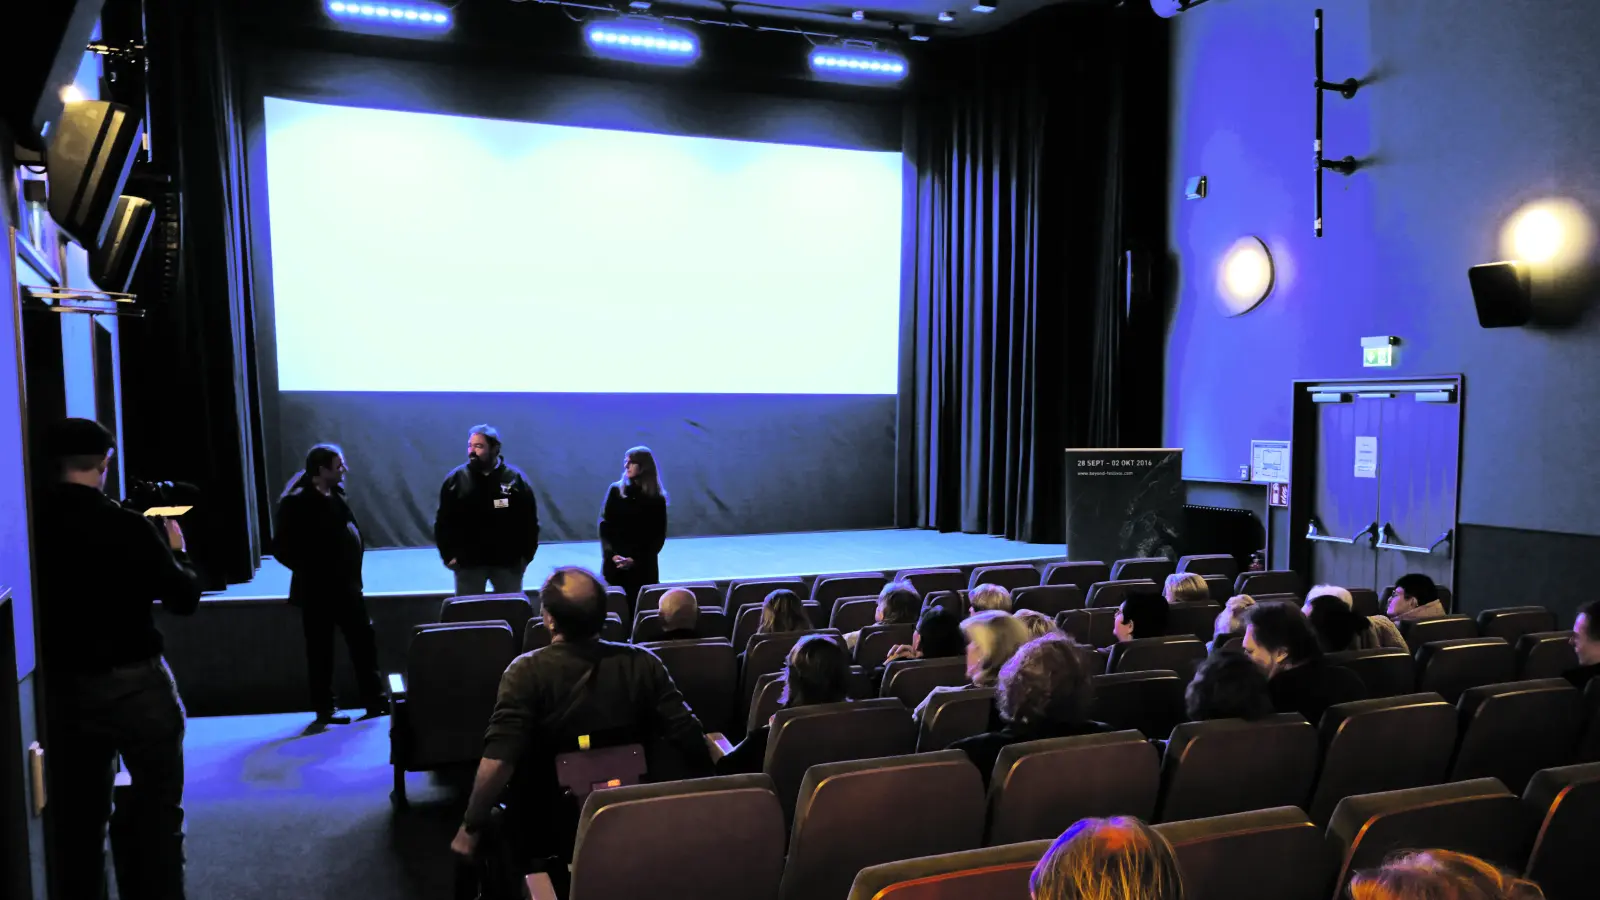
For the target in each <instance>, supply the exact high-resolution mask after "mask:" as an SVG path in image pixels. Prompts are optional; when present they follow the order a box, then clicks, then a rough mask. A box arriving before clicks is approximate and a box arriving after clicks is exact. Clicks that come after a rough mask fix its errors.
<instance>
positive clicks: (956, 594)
mask: <svg viewBox="0 0 1600 900" xmlns="http://www.w3.org/2000/svg"><path fill="white" fill-rule="evenodd" d="M1012 599H1013V601H1014V600H1015V599H1016V598H1012ZM933 606H937V607H940V608H941V609H944V610H947V611H949V612H950V613H951V614H953V615H954V616H955V617H956V618H958V619H965V618H966V617H967V592H966V591H934V592H933V593H931V594H928V595H926V596H924V597H923V598H922V608H923V609H928V608H929V607H933Z"/></svg>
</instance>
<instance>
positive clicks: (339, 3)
mask: <svg viewBox="0 0 1600 900" xmlns="http://www.w3.org/2000/svg"><path fill="white" fill-rule="evenodd" d="M325 8H326V9H327V10H328V15H330V16H332V17H334V18H335V19H338V20H340V21H343V22H359V23H361V24H362V25H369V26H370V25H398V26H400V27H402V28H407V29H412V28H414V29H416V30H418V31H424V30H427V31H443V30H445V29H447V28H449V27H450V21H451V14H450V11H449V10H448V9H445V8H444V7H440V6H431V5H427V4H419V3H370V2H367V3H356V2H348V0H329V2H328V3H327V6H326V7H325Z"/></svg>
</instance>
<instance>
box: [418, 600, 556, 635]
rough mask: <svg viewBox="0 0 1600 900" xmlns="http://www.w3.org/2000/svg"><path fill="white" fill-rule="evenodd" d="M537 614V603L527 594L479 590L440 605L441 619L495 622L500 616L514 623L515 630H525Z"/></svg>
mask: <svg viewBox="0 0 1600 900" xmlns="http://www.w3.org/2000/svg"><path fill="white" fill-rule="evenodd" d="M532 617H533V604H532V603H530V602H528V595H527V594H477V595H472V596H464V597H447V598H446V599H445V601H444V603H442V604H440V606H439V621H440V622H492V621H495V620H497V619H498V620H499V621H501V622H504V623H506V624H507V625H510V626H511V633H512V634H521V633H522V631H523V629H524V628H526V627H528V620H529V619H530V618H532Z"/></svg>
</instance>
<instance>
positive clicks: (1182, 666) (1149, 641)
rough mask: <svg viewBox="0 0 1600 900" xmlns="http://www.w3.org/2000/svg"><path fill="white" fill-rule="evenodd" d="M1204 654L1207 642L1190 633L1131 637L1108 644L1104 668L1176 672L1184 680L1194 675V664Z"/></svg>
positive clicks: (1201, 658) (1123, 670) (1196, 663)
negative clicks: (1108, 648)
mask: <svg viewBox="0 0 1600 900" xmlns="http://www.w3.org/2000/svg"><path fill="white" fill-rule="evenodd" d="M1205 658H1206V645H1205V644H1204V643H1202V642H1200V641H1197V640H1195V638H1194V636H1193V635H1189V634H1181V635H1173V636H1163V637H1152V638H1134V639H1133V640H1131V641H1120V642H1118V643H1115V644H1112V645H1111V662H1110V665H1109V667H1108V668H1107V669H1106V671H1107V672H1154V671H1160V670H1167V671H1172V672H1177V673H1178V677H1179V678H1180V679H1182V680H1183V681H1184V682H1185V683H1187V682H1188V681H1189V680H1190V679H1192V678H1194V670H1195V667H1196V666H1198V665H1199V664H1200V661H1201V660H1203V659H1205Z"/></svg>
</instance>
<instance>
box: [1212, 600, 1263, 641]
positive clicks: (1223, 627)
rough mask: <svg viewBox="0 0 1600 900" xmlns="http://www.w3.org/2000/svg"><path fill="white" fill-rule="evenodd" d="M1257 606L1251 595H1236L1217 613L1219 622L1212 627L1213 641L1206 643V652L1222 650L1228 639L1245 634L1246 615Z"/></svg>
mask: <svg viewBox="0 0 1600 900" xmlns="http://www.w3.org/2000/svg"><path fill="white" fill-rule="evenodd" d="M1255 605H1256V598H1254V597H1252V596H1250V595H1249V594H1234V595H1233V596H1232V597H1229V598H1228V602H1227V603H1225V604H1223V607H1222V612H1219V613H1217V621H1216V624H1215V625H1212V626H1211V640H1210V641H1208V642H1207V643H1206V652H1208V653H1209V652H1215V651H1217V650H1221V649H1222V645H1223V644H1225V643H1227V641H1228V638H1230V637H1233V636H1235V635H1240V636H1242V635H1243V634H1244V614H1245V613H1247V612H1249V611H1250V607H1252V606H1255Z"/></svg>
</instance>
